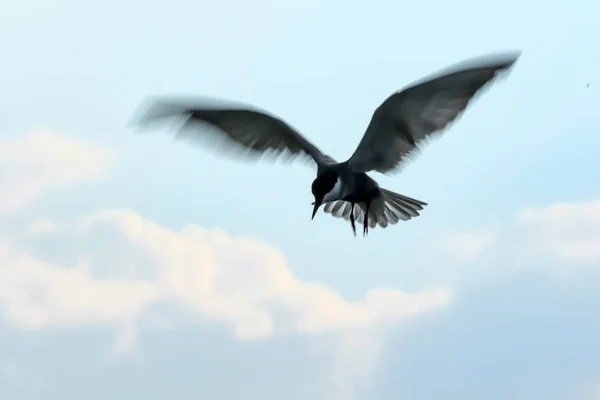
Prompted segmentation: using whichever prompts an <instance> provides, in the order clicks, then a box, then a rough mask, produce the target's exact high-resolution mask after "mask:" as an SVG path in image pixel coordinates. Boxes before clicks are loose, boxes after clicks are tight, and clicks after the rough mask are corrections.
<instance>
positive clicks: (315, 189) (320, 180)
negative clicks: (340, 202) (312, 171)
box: [311, 170, 339, 219]
mask: <svg viewBox="0 0 600 400" xmlns="http://www.w3.org/2000/svg"><path fill="white" fill-rule="evenodd" d="M336 187H337V188H338V191H339V180H338V175H337V174H336V173H335V172H334V171H331V170H329V171H325V172H324V173H322V174H321V175H319V176H317V178H316V179H315V180H314V181H313V183H312V187H311V190H312V194H313V196H315V201H314V203H312V204H313V205H314V208H313V212H312V218H311V219H314V218H315V214H316V213H317V210H318V209H319V207H321V204H323V202H324V201H326V200H327V201H328V200H335V199H333V198H332V199H329V197H331V196H327V195H328V194H333V192H335V190H334V189H335V188H336Z"/></svg>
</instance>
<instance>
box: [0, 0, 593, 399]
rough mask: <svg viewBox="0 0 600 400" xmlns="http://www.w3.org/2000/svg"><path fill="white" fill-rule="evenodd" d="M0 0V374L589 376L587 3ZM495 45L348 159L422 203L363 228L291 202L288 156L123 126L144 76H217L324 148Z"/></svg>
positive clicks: (517, 385) (14, 383)
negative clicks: (390, 159) (429, 106)
mask: <svg viewBox="0 0 600 400" xmlns="http://www.w3.org/2000/svg"><path fill="white" fill-rule="evenodd" d="M2 9H3V12H2V13H1V14H0V44H1V46H2V49H3V57H2V58H3V65H2V74H0V89H1V90H0V92H1V94H0V106H1V107H2V109H3V115H4V118H2V119H1V120H0V165H2V170H3V171H6V172H4V173H2V174H0V193H1V194H2V199H1V200H0V221H1V222H2V223H1V224H0V225H1V228H0V278H1V279H0V281H1V282H2V283H0V321H1V322H0V397H2V398H11V399H13V398H14V399H17V398H18V399H50V398H53V399H54V398H61V399H65V400H68V399H79V398H83V397H86V398H89V399H92V400H93V399H104V398H106V397H112V398H140V399H141V398H143V399H163V398H175V399H188V398H198V397H202V398H203V397H211V398H215V397H217V398H220V399H226V400H229V399H231V400H233V399H240V398H244V399H247V398H264V399H267V400H268V399H276V398H281V397H282V396H284V397H286V398H291V399H296V398H297V399H304V398H315V399H332V400H346V399H353V400H354V399H356V400H359V399H381V398H401V397H404V398H410V399H433V398H440V397H444V398H447V399H461V400H464V399H471V398H472V399H476V398H481V397H483V396H485V397H486V398H489V399H495V398H498V399H500V398H515V399H521V398H523V399H525V398H527V399H529V398H547V399H576V400H577V399H581V400H588V399H590V400H591V399H598V398H600V362H598V360H600V345H599V344H598V341H597V337H598V335H599V334H600V323H599V322H598V319H597V317H596V315H597V313H596V310H597V307H598V306H599V305H600V298H599V297H598V294H597V292H598V290H597V287H598V285H599V284H600V275H599V274H600V272H598V271H599V270H598V268H599V267H600V229H599V228H598V226H600V217H599V215H600V203H599V202H598V201H599V200H600V192H599V190H598V187H597V184H596V182H598V181H599V179H600V172H599V171H600V168H598V167H599V165H598V164H599V162H598V159H597V150H596V149H597V148H599V146H600V138H599V137H598V136H597V127H598V126H599V125H600V114H599V113H598V112H597V104H599V100H600V95H599V94H598V86H599V85H600V75H599V73H598V68H597V65H598V63H600V51H599V50H597V49H596V48H597V45H596V41H597V38H598V37H600V27H598V25H597V21H596V19H597V18H595V17H594V15H596V14H597V11H598V10H597V7H595V6H593V3H592V2H584V1H575V2H568V1H551V2H545V3H539V2H529V3H524V2H517V1H513V0H510V1H508V2H504V3H503V4H502V5H491V4H487V3H484V2H477V1H474V0H466V1H460V2H453V3H448V2H442V1H438V0H435V1H430V2H413V3H410V4H409V3H398V2H392V1H383V0H381V1H375V2H370V3H369V4H367V3H358V2H355V3H344V2H341V1H339V0H336V1H326V2H317V1H313V0H310V1H304V2H288V3H281V2H272V1H270V0H259V1H254V2H251V3H247V2H242V1H223V2H217V3H215V2H210V3H208V2H202V1H196V2H191V1H189V0H173V1H170V2H168V3H167V2H156V1H145V2H142V1H138V0H133V1H130V2H127V3H123V2H117V1H107V2H103V4H102V5H100V3H98V5H96V6H93V5H86V4H84V3H82V2H76V1H72V0H57V1H54V2H52V4H50V3H45V2H41V1H20V2H17V1H14V0H5V1H4V3H3V7H2ZM514 49H518V50H522V51H523V54H522V56H521V58H520V60H519V62H518V64H517V65H516V67H515V68H514V70H513V72H512V73H511V75H510V76H509V77H508V79H506V80H505V81H502V82H500V83H498V84H497V85H494V86H493V87H492V88H491V90H489V92H487V93H486V94H485V95H484V96H482V97H481V98H480V99H479V100H478V101H477V102H476V103H475V104H474V105H473V106H472V107H471V108H469V109H468V111H467V112H466V113H465V115H464V116H463V118H462V119H461V120H460V121H459V122H458V123H457V124H455V125H454V126H453V127H451V128H450V129H449V130H448V132H447V133H446V134H445V135H444V136H443V137H441V138H440V139H439V140H436V141H435V142H433V143H431V144H430V145H429V146H427V147H426V148H425V149H424V151H423V153H422V154H421V155H420V156H419V157H418V158H417V159H415V161H414V162H412V163H411V165H409V166H408V167H407V168H406V169H405V170H404V172H403V173H402V174H397V175H392V176H381V175H379V174H376V175H373V176H374V177H375V178H376V179H377V180H378V181H379V182H380V183H381V185H382V186H384V187H386V188H389V189H390V190H394V191H397V192H400V193H403V194H406V195H408V196H411V197H414V198H417V199H420V200H423V201H426V202H428V203H429V205H428V206H427V207H426V208H425V210H424V211H423V213H422V215H421V216H420V217H419V218H417V219H415V220H412V221H410V222H407V223H402V224H398V225H396V226H393V227H391V228H388V229H385V230H381V229H375V230H373V231H372V232H371V233H370V235H369V237H368V239H367V240H364V239H363V238H361V237H359V238H354V237H353V236H352V232H351V230H350V227H349V226H348V224H347V223H345V222H341V221H339V220H337V219H334V218H332V217H331V216H329V215H325V214H319V215H318V216H317V217H316V218H315V220H313V221H311V220H310V212H311V206H310V203H311V202H312V198H311V193H310V183H311V182H312V179H313V178H314V171H313V170H312V169H311V168H310V167H306V166H305V165H302V164H300V163H298V164H293V165H285V164H277V165H271V164H269V163H258V164H253V163H245V162H239V161H237V160H235V159H233V158H224V159H220V158H218V157H216V156H215V154H214V153H212V152H211V151H210V150H207V149H204V148H201V147H194V146H190V145H189V144H188V143H185V142H174V141H173V140H172V139H171V138H170V137H169V135H170V134H172V130H169V129H168V127H162V128H159V129H154V130H153V132H152V133H144V134H142V133H139V134H134V129H132V127H131V126H129V125H128V123H129V121H130V120H131V117H132V116H133V115H134V113H135V111H136V109H137V107H138V106H139V105H140V103H141V102H142V101H143V100H144V99H145V98H146V97H147V96H152V95H160V94H168V95H171V94H182V95H196V94H197V95H209V96H216V97H221V98H227V99H232V100H238V101H242V102H248V103H252V104H255V105H257V106H259V107H261V108H263V109H267V110H269V111H271V112H273V113H275V114H278V115H280V116H282V117H283V118H284V119H286V120H287V121H288V122H290V123H291V124H292V125H294V126H295V127H297V128H298V129H300V130H301V131H302V132H303V133H304V134H305V135H306V136H307V137H308V138H309V139H310V140H313V141H314V142H315V143H316V144H317V145H318V146H319V147H320V148H321V149H322V150H324V151H325V152H327V153H330V154H331V155H332V156H334V157H335V158H338V159H343V158H345V157H347V156H349V155H350V154H351V153H352V151H353V149H354V147H355V146H356V145H357V143H358V141H359V139H360V137H361V135H362V134H363V132H364V129H365V128H366V125H367V123H368V121H369V119H370V117H371V113H372V112H373V110H374V109H375V107H377V106H378V105H379V104H380V103H381V102H382V101H383V100H384V99H385V98H386V97H387V96H388V95H389V94H390V93H391V92H393V91H395V90H398V89H399V88H401V87H402V86H405V85H407V84H409V83H410V82H411V81H413V80H416V79H419V78H421V77H422V76H424V75H427V74H430V73H431V72H434V71H435V70H437V69H439V68H443V67H446V66H448V65H450V64H452V63H455V62H458V61H460V60H463V59H465V58H468V57H473V56H477V55H480V54H484V53H489V52H494V51H505V50H514ZM588 83H589V84H590V85H589V87H586V85H587V84H588ZM13 171H17V172H13Z"/></svg>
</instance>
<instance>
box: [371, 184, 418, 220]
mask: <svg viewBox="0 0 600 400" xmlns="http://www.w3.org/2000/svg"><path fill="white" fill-rule="evenodd" d="M381 194H382V199H383V201H384V204H385V205H386V207H387V208H388V209H390V210H394V212H393V214H394V215H396V216H397V217H398V220H402V221H408V220H409V219H411V218H413V217H418V216H419V211H420V210H422V209H423V207H425V206H426V205H427V203H425V202H424V201H421V200H417V199H413V198H411V197H408V196H404V195H401V194H399V193H394V192H392V191H390V190H386V189H381Z"/></svg>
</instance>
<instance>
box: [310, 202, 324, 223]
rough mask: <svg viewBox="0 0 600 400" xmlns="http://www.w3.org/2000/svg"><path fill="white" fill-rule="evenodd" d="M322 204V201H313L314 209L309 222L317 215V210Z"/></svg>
mask: <svg viewBox="0 0 600 400" xmlns="http://www.w3.org/2000/svg"><path fill="white" fill-rule="evenodd" d="M322 203H323V202H322V201H314V202H313V203H312V204H313V205H314V207H313V212H312V217H311V218H310V219H311V220H312V219H314V218H315V214H317V210H318V209H319V207H321V204H322Z"/></svg>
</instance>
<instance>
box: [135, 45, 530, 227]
mask: <svg viewBox="0 0 600 400" xmlns="http://www.w3.org/2000/svg"><path fill="white" fill-rule="evenodd" d="M519 55H520V53H512V54H496V55H489V56H486V57H480V58H477V59H472V60H470V61H467V62H465V63H462V64H461V65H454V66H453V67H450V68H447V69H446V70H445V71H443V72H438V73H437V74H435V75H433V76H430V77H428V78H425V79H423V80H422V81H421V82H418V83H414V84H412V85H411V86H408V87H406V88H404V89H402V90H401V91H399V92H396V93H394V94H392V95H391V96H390V97H388V98H387V99H386V100H385V101H384V102H383V103H382V104H381V105H380V106H379V107H378V108H377V109H376V110H375V112H374V113H373V116H372V118H371V121H370V123H369V125H368V126H367V129H366V131H365V134H364V135H363V137H362V139H361V141H360V143H359V144H358V147H357V148H356V150H355V151H354V154H352V156H351V157H350V158H349V159H348V160H346V161H344V162H341V163H338V162H337V161H335V160H334V159H333V158H332V157H330V156H328V155H326V154H324V153H322V152H321V151H320V150H319V149H318V148H317V147H316V146H315V145H313V144H312V143H311V142H309V141H308V140H307V139H306V138H304V136H302V135H301V134H300V133H299V132H298V131H297V130H296V129H294V128H293V127H292V126H290V125H289V124H288V123H286V122H284V121H283V120H282V119H280V118H278V117H275V116H273V115H269V114H268V113H267V112H265V111H262V110H258V109H256V108H251V107H249V106H246V105H238V106H233V105H231V103H229V104H225V105H221V106H218V105H217V104H216V100H205V101H203V102H201V101H198V100H194V101H190V100H166V99H165V100H162V101H158V100H154V101H153V102H152V104H151V106H150V107H149V108H148V109H147V111H146V113H145V115H144V116H143V117H142V118H141V120H140V122H141V123H149V122H153V121H156V120H159V119H162V118H165V117H169V116H178V117H180V118H183V119H184V124H183V127H182V129H181V130H180V131H179V135H180V136H185V137H189V138H192V139H196V140H198V139H207V138H212V139H218V140H219V141H220V142H221V145H220V146H219V150H220V151H221V152H224V151H230V150H237V152H238V153H239V152H245V153H246V154H252V155H254V156H257V157H261V156H263V155H265V154H270V155H272V156H274V157H275V158H277V157H280V156H282V155H287V156H288V157H287V158H288V159H293V158H297V157H302V158H304V159H307V160H311V161H313V162H314V163H315V164H316V166H317V177H316V179H315V180H314V181H313V183H312V187H311V190H312V193H313V196H314V198H315V202H314V203H313V205H314V208H313V213H312V217H313V218H314V216H315V214H316V212H317V210H318V209H319V207H320V206H321V205H322V204H325V207H324V211H325V212H327V213H331V214H332V215H334V216H336V217H340V218H345V219H349V220H350V222H351V224H352V229H353V230H354V233H355V234H356V230H355V226H354V225H355V221H359V222H362V223H363V234H365V235H366V234H367V232H368V229H369V227H370V228H374V227H375V226H377V225H379V226H381V227H383V228H385V227H386V226H388V225H389V224H395V223H397V222H398V221H406V220H409V219H411V218H413V217H416V216H418V215H419V211H420V210H422V209H423V207H424V206H425V205H427V203H425V202H422V201H419V200H415V199H412V198H410V197H406V196H403V195H401V194H398V193H394V192H391V191H388V190H385V189H382V188H380V187H379V185H378V184H377V182H375V181H374V180H373V179H372V178H371V177H369V176H368V175H366V173H367V172H369V171H377V172H380V173H390V172H392V171H398V170H400V169H401V168H402V167H403V166H404V164H405V160H406V159H407V157H408V156H409V155H411V154H415V153H416V152H417V151H418V149H419V148H420V147H421V146H422V145H423V144H424V143H425V142H426V141H427V140H428V139H430V138H431V137H432V136H433V135H434V134H439V133H441V132H443V131H444V130H445V128H447V127H448V126H449V125H450V124H451V123H452V122H454V121H455V120H456V119H457V118H458V117H459V116H460V115H461V114H462V113H463V112H464V110H465V109H466V108H467V106H468V105H469V104H470V103H471V102H472V100H473V99H474V98H475V97H476V95H477V94H478V93H480V92H481V90H482V89H483V88H484V87H485V86H487V85H489V84H490V83H491V82H492V81H493V80H494V79H495V78H497V77H498V76H499V74H500V73H502V72H507V71H508V70H509V69H510V68H511V67H512V66H513V65H514V63H515V62H516V60H517V59H518V57H519ZM199 124H201V125H204V126H205V127H206V128H212V129H204V130H200V129H190V128H196V127H197V125H199ZM209 132H210V133H212V135H209V134H208V133H209ZM355 205H358V207H355Z"/></svg>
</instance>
